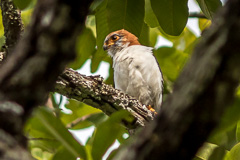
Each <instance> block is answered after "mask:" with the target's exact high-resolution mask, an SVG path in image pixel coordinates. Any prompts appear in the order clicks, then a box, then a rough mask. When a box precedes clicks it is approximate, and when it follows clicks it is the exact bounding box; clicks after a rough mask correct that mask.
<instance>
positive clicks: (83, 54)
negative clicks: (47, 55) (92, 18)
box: [70, 28, 96, 70]
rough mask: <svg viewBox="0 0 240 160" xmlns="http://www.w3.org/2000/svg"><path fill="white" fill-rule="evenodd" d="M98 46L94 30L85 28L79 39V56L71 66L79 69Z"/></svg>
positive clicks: (77, 48)
mask: <svg viewBox="0 0 240 160" xmlns="http://www.w3.org/2000/svg"><path fill="white" fill-rule="evenodd" d="M95 46H96V39H95V37H94V35H93V32H92V30H91V29H89V28H84V29H83V31H82V32H81V34H80V36H79V37H78V39H77V45H76V50H77V57H76V58H75V61H74V62H72V63H71V64H70V68H73V69H75V70H76V69H79V68H80V67H81V66H82V65H83V64H84V63H85V62H86V60H88V59H89V58H90V56H91V55H92V54H94V52H96V49H95Z"/></svg>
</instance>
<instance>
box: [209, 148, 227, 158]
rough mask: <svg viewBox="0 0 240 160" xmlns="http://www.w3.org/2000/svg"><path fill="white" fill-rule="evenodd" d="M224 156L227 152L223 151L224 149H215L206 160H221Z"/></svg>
mask: <svg viewBox="0 0 240 160" xmlns="http://www.w3.org/2000/svg"><path fill="white" fill-rule="evenodd" d="M226 154H227V151H226V150H225V149H224V147H217V148H215V149H214V150H213V152H212V154H211V155H210V157H209V158H208V160H222V159H223V158H224V157H225V155H226Z"/></svg>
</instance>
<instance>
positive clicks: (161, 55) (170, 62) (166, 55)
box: [154, 47, 188, 82]
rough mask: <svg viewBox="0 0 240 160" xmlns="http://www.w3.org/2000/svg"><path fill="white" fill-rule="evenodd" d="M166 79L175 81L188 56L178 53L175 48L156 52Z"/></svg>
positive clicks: (160, 49)
mask: <svg viewBox="0 0 240 160" xmlns="http://www.w3.org/2000/svg"><path fill="white" fill-rule="evenodd" d="M154 55H155V56H156V58H157V60H158V62H159V65H160V67H161V70H162V73H163V75H164V78H165V79H167V80H170V81H172V82H173V81H175V80H176V78H177V76H178V74H179V72H180V70H181V69H182V67H183V65H184V64H185V62H186V60H187V58H188V54H186V53H184V52H181V51H178V50H177V49H176V48H174V47H161V48H159V49H157V50H156V51H154Z"/></svg>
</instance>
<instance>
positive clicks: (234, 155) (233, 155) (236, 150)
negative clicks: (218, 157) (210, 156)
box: [224, 143, 240, 160]
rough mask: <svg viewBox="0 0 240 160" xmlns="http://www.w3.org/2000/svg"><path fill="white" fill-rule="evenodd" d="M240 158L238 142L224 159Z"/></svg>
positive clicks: (235, 159) (236, 159) (233, 159)
mask: <svg viewBox="0 0 240 160" xmlns="http://www.w3.org/2000/svg"><path fill="white" fill-rule="evenodd" d="M239 159H240V143H238V144H236V145H235V146H234V147H233V148H232V149H231V150H230V151H229V152H228V153H227V155H226V157H225V159H224V160H239Z"/></svg>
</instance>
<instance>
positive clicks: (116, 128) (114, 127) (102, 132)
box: [92, 110, 129, 159]
mask: <svg viewBox="0 0 240 160" xmlns="http://www.w3.org/2000/svg"><path fill="white" fill-rule="evenodd" d="M128 116H129V113H128V112H127V111H124V110H121V111H118V112H115V113H114V114H112V115H111V116H110V118H109V119H108V120H107V121H105V122H103V123H102V124H100V125H99V126H98V127H97V128H96V134H95V137H94V139H93V144H92V157H93V159H102V156H103V155H104V154H105V152H106V151H107V149H108V148H109V147H110V146H111V145H112V144H113V143H114V141H115V140H116V139H117V138H118V137H119V136H122V134H121V133H122V132H121V131H123V130H125V128H124V127H123V126H122V125H121V124H120V122H121V121H122V120H123V119H125V118H126V117H128Z"/></svg>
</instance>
